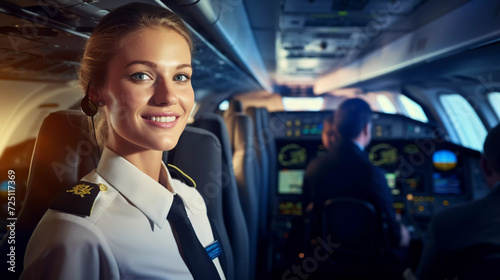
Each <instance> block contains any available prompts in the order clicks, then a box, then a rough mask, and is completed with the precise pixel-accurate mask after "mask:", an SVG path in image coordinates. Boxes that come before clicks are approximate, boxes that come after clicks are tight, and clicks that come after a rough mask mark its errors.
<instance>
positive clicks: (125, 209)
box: [21, 3, 225, 279]
mask: <svg viewBox="0 0 500 280" xmlns="http://www.w3.org/2000/svg"><path fill="white" fill-rule="evenodd" d="M191 50H192V45H191V39H190V37H189V34H188V32H187V29H186V27H185V26H184V24H183V23H182V21H181V20H180V19H179V18H178V17H177V16H176V15H175V14H173V13H172V12H170V11H168V10H166V9H161V8H158V7H154V6H150V5H146V4H139V3H133V4H129V5H125V6H122V7H120V8H117V9H116V10H114V11H113V12H111V13H109V14H108V15H107V16H105V17H104V18H103V19H102V21H101V22H100V24H99V25H98V26H97V28H96V29H95V31H94V33H92V36H91V37H90V39H89V41H88V43H87V46H86V49H85V53H84V56H83V59H82V67H81V70H80V73H79V74H80V83H81V87H82V88H83V89H87V94H88V96H87V95H86V97H85V98H86V99H87V98H88V99H89V100H86V102H90V103H89V104H90V105H92V106H94V109H96V110H98V111H99V113H98V115H97V116H98V119H99V121H98V123H99V125H98V127H99V128H98V131H99V135H100V137H99V138H100V143H101V145H102V146H103V147H104V149H103V152H102V155H101V158H100V161H99V164H98V166H97V168H96V169H95V170H93V171H92V172H91V173H89V174H88V175H86V176H84V177H83V179H82V180H81V181H79V182H77V183H76V184H75V185H74V186H71V187H69V188H68V189H67V190H65V191H64V192H62V193H61V194H60V195H59V196H58V197H56V199H55V200H54V202H53V203H52V205H51V207H50V208H51V209H49V210H48V211H47V212H46V213H45V215H44V217H43V218H42V220H41V221H40V223H39V224H38V226H37V228H36V230H35V232H34V233H33V235H32V237H31V239H30V242H29V244H28V248H27V251H26V256H25V270H24V272H23V274H22V276H21V279H123V278H127V279H128V278H140V279H174V278H175V279H193V278H194V279H224V278H225V276H224V273H223V271H222V268H221V265H220V263H219V259H218V258H217V256H218V255H209V254H207V251H206V250H205V248H212V247H214V246H216V247H217V244H218V243H217V242H215V241H214V236H213V233H212V229H211V225H210V222H209V220H208V218H207V210H206V206H205V204H204V202H203V198H202V197H201V195H200V194H199V193H198V191H197V190H196V189H194V188H193V186H188V185H186V184H185V183H184V182H188V183H189V182H190V181H189V180H183V179H186V178H184V177H187V178H189V177H188V176H187V175H185V174H184V173H183V172H182V171H180V170H178V169H177V168H174V169H175V170H171V169H167V167H166V166H165V164H163V162H162V154H163V151H166V150H171V149H173V148H174V147H175V146H176V145H177V142H178V140H179V137H180V135H181V133H182V132H183V131H184V128H185V127H186V124H187V121H188V117H189V113H190V112H191V109H192V107H193V104H194V92H193V88H192V86H191V75H192V71H193V70H192V67H191ZM95 104H97V107H96V106H95ZM94 111H95V110H94ZM89 115H93V114H89ZM171 173H172V176H174V175H175V176H176V178H173V177H171ZM174 173H175V174H174ZM179 177H180V178H179ZM214 242H215V243H214Z"/></svg>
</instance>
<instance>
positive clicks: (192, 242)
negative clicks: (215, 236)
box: [167, 195, 220, 280]
mask: <svg viewBox="0 0 500 280" xmlns="http://www.w3.org/2000/svg"><path fill="white" fill-rule="evenodd" d="M167 220H168V221H169V222H170V225H171V226H172V229H173V230H174V233H175V235H176V238H177V241H178V243H177V245H178V246H180V249H181V251H182V255H183V256H184V260H185V261H186V264H187V267H188V269H189V271H190V272H191V274H192V275H193V278H194V279H195V280H201V279H210V280H212V279H214V280H215V279H220V276H219V272H217V269H216V268H215V265H214V263H213V262H212V260H211V259H210V257H209V256H208V253H207V251H206V250H205V248H203V246H202V245H201V243H200V241H199V240H198V237H197V236H196V233H195V231H194V229H193V226H192V225H191V222H190V221H189V219H188V217H187V214H186V209H185V208H184V203H182V200H181V199H180V197H179V196H178V195H174V201H173V202H172V207H170V212H168V216H167Z"/></svg>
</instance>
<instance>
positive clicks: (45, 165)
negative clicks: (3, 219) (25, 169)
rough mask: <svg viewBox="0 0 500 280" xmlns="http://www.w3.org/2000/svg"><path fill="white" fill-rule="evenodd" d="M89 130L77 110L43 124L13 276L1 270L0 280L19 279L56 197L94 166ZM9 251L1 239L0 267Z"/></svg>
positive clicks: (57, 114) (56, 115) (60, 113)
mask: <svg viewBox="0 0 500 280" xmlns="http://www.w3.org/2000/svg"><path fill="white" fill-rule="evenodd" d="M88 129H89V126H88V120H87V116H85V115H84V114H83V113H82V112H80V111H76V110H67V111H58V112H55V113H51V114H49V115H48V116H47V117H46V118H45V120H44V121H43V123H42V126H41V127H40V131H39V133H38V138H37V140H36V144H35V148H34V151H33V157H32V160H31V167H30V173H29V179H28V185H27V190H26V199H25V200H24V204H23V207H22V209H21V212H20V213H19V216H18V217H17V221H16V227H15V236H16V241H15V242H16V272H15V273H10V272H7V270H4V269H2V271H1V272H0V275H1V276H2V277H0V278H1V279H17V278H18V277H19V275H20V273H21V272H22V270H23V259H24V253H25V250H26V245H27V243H28V240H29V239H30V237H31V234H32V233H33V231H34V229H35V227H36V225H37V224H38V221H39V220H40V219H41V218H42V216H43V214H44V213H45V211H47V209H48V208H49V206H50V203H51V201H52V199H53V198H54V197H55V195H56V194H57V193H59V192H60V191H61V190H62V189H63V188H65V187H67V186H69V185H70V184H73V183H75V182H77V181H78V180H80V178H81V177H83V176H84V175H86V174H87V173H89V172H90V171H91V170H92V169H94V168H95V167H96V166H97V162H98V159H99V155H98V152H97V149H96V148H95V144H94V141H93V139H92V138H91V134H90V133H85V131H86V130H88ZM18 199H19V202H20V201H21V198H18ZM9 234H10V233H9V232H8V233H7V236H8V235H9ZM9 247H10V245H9V244H8V242H7V238H4V239H3V240H2V243H1V245H0V252H1V256H0V259H1V261H2V263H5V262H4V260H3V258H4V257H5V256H6V255H7V253H8V250H9V249H8V248H9ZM3 274H5V275H3Z"/></svg>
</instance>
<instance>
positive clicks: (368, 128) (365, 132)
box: [363, 122, 371, 135]
mask: <svg viewBox="0 0 500 280" xmlns="http://www.w3.org/2000/svg"><path fill="white" fill-rule="evenodd" d="M370 129H371V125H370V123H369V122H368V123H367V124H366V125H365V127H364V128H363V134H364V135H368V133H369V132H370Z"/></svg>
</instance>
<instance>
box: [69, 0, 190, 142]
mask: <svg viewBox="0 0 500 280" xmlns="http://www.w3.org/2000/svg"><path fill="white" fill-rule="evenodd" d="M144 28H167V29H170V30H174V31H176V32H177V33H179V34H180V35H181V36H182V37H184V39H185V40H186V42H187V43H188V45H189V49H190V52H191V53H192V52H193V49H194V47H193V42H192V39H191V35H190V33H189V30H188V29H187V27H186V25H185V24H184V22H183V21H182V20H181V19H180V18H179V16H177V15H176V14H174V13H173V12H171V11H169V10H167V9H164V8H162V7H158V6H153V5H149V4H145V3H130V4H127V5H124V6H121V7H118V8H117V9H115V10H113V11H112V12H110V13H109V14H107V15H106V16H104V17H103V18H102V20H101V21H100V22H99V24H98V25H97V27H96V28H95V30H94V31H93V32H92V35H91V36H90V38H89V40H88V41H87V44H86V46H85V51H84V53H83V57H82V60H81V65H80V69H79V71H78V76H79V79H80V87H81V88H82V90H83V92H85V91H86V90H87V87H88V86H89V85H90V87H93V88H100V87H102V86H104V84H105V81H106V78H107V77H106V74H107V70H108V64H109V61H110V60H111V59H112V58H113V56H114V55H115V53H116V52H117V50H118V49H119V48H120V47H122V42H123V39H124V38H126V37H127V36H128V35H129V34H131V33H133V32H136V31H139V30H141V29H144ZM95 121H96V134H97V138H98V143H99V146H101V147H103V146H104V145H105V144H106V140H107V137H108V125H107V122H106V118H105V117H103V113H102V110H100V111H99V112H98V113H97V115H96V116H95Z"/></svg>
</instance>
